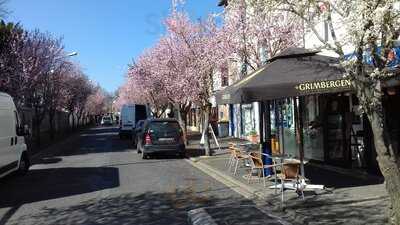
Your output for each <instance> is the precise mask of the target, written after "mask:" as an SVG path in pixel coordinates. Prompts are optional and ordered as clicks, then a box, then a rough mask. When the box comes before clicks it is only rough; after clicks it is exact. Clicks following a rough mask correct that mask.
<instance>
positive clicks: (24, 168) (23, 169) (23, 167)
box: [18, 153, 31, 175]
mask: <svg viewBox="0 0 400 225" xmlns="http://www.w3.org/2000/svg"><path fill="white" fill-rule="evenodd" d="M30 166H31V162H30V160H29V157H28V155H27V154H26V153H23V154H22V156H21V161H20V162H19V167H18V174H19V175H25V174H26V173H28V170H29V167H30Z"/></svg>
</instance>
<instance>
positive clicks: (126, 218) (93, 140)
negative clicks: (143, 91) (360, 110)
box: [0, 127, 249, 225]
mask: <svg viewBox="0 0 400 225" xmlns="http://www.w3.org/2000/svg"><path fill="white" fill-rule="evenodd" d="M48 151H49V152H48V153H46V154H41V156H40V157H35V160H34V165H33V166H32V167H31V170H30V172H29V174H28V175H27V176H24V177H15V176H13V177H8V178H6V179H3V180H1V182H0V184H1V185H0V199H1V202H0V224H2V225H5V224H7V225H11V224H15V225H16V224H32V225H33V224H35V225H40V224H43V225H44V224H49V225H50V224H93V225H94V224H143V225H145V224H171V225H172V224H174V225H175V224H186V221H187V212H188V210H191V209H195V208H198V207H202V206H216V205H239V204H248V203H249V202H248V201H246V200H245V199H244V198H243V197H241V196H240V195H238V194H237V193H236V192H233V191H232V190H230V189H229V188H227V187H226V186H224V185H223V184H221V183H219V182H218V181H216V180H214V179H213V178H211V177H208V176H207V175H205V174H203V173H202V172H200V171H198V170H197V169H196V168H194V167H192V166H191V165H190V164H189V163H187V162H186V161H185V160H184V159H176V158H174V157H159V158H156V159H152V160H142V159H141V158H140V154H137V152H136V150H135V149H133V148H132V147H131V145H130V143H129V142H128V141H121V140H119V138H118V132H117V129H116V128H111V127H105V128H93V129H90V130H86V131H84V132H82V133H81V134H79V135H76V136H74V137H72V138H70V139H69V140H67V141H66V142H64V143H60V144H58V145H56V146H54V147H51V148H50V149H48Z"/></svg>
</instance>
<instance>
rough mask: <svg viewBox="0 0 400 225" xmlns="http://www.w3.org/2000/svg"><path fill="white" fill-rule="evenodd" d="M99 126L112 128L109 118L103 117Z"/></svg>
mask: <svg viewBox="0 0 400 225" xmlns="http://www.w3.org/2000/svg"><path fill="white" fill-rule="evenodd" d="M100 124H101V125H102V126H112V125H113V122H112V119H111V117H110V116H103V118H101V122H100Z"/></svg>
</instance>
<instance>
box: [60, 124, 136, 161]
mask: <svg viewBox="0 0 400 225" xmlns="http://www.w3.org/2000/svg"><path fill="white" fill-rule="evenodd" d="M132 150H133V146H132V142H131V141H130V140H128V139H124V140H121V139H120V138H119V136H118V128H117V127H96V128H92V129H89V130H86V131H84V132H82V133H81V134H80V136H79V139H78V140H76V141H75V142H73V143H71V145H69V146H59V149H57V151H55V152H54V153H53V156H74V155H85V154H96V153H109V152H126V151H132Z"/></svg>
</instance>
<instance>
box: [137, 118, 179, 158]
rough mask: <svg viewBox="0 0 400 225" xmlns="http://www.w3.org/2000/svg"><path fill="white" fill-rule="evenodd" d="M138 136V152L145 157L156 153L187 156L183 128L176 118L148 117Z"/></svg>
mask: <svg viewBox="0 0 400 225" xmlns="http://www.w3.org/2000/svg"><path fill="white" fill-rule="evenodd" d="M137 137H138V141H137V144H138V147H137V149H138V153H141V154H142V158H143V159H146V158H147V157H148V156H150V155H152V154H156V153H174V154H178V155H179V156H180V157H184V156H185V143H184V140H183V132H182V128H181V126H180V125H179V123H178V121H177V120H175V119H147V120H145V121H144V125H143V129H142V130H141V131H140V133H138V135H137Z"/></svg>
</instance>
